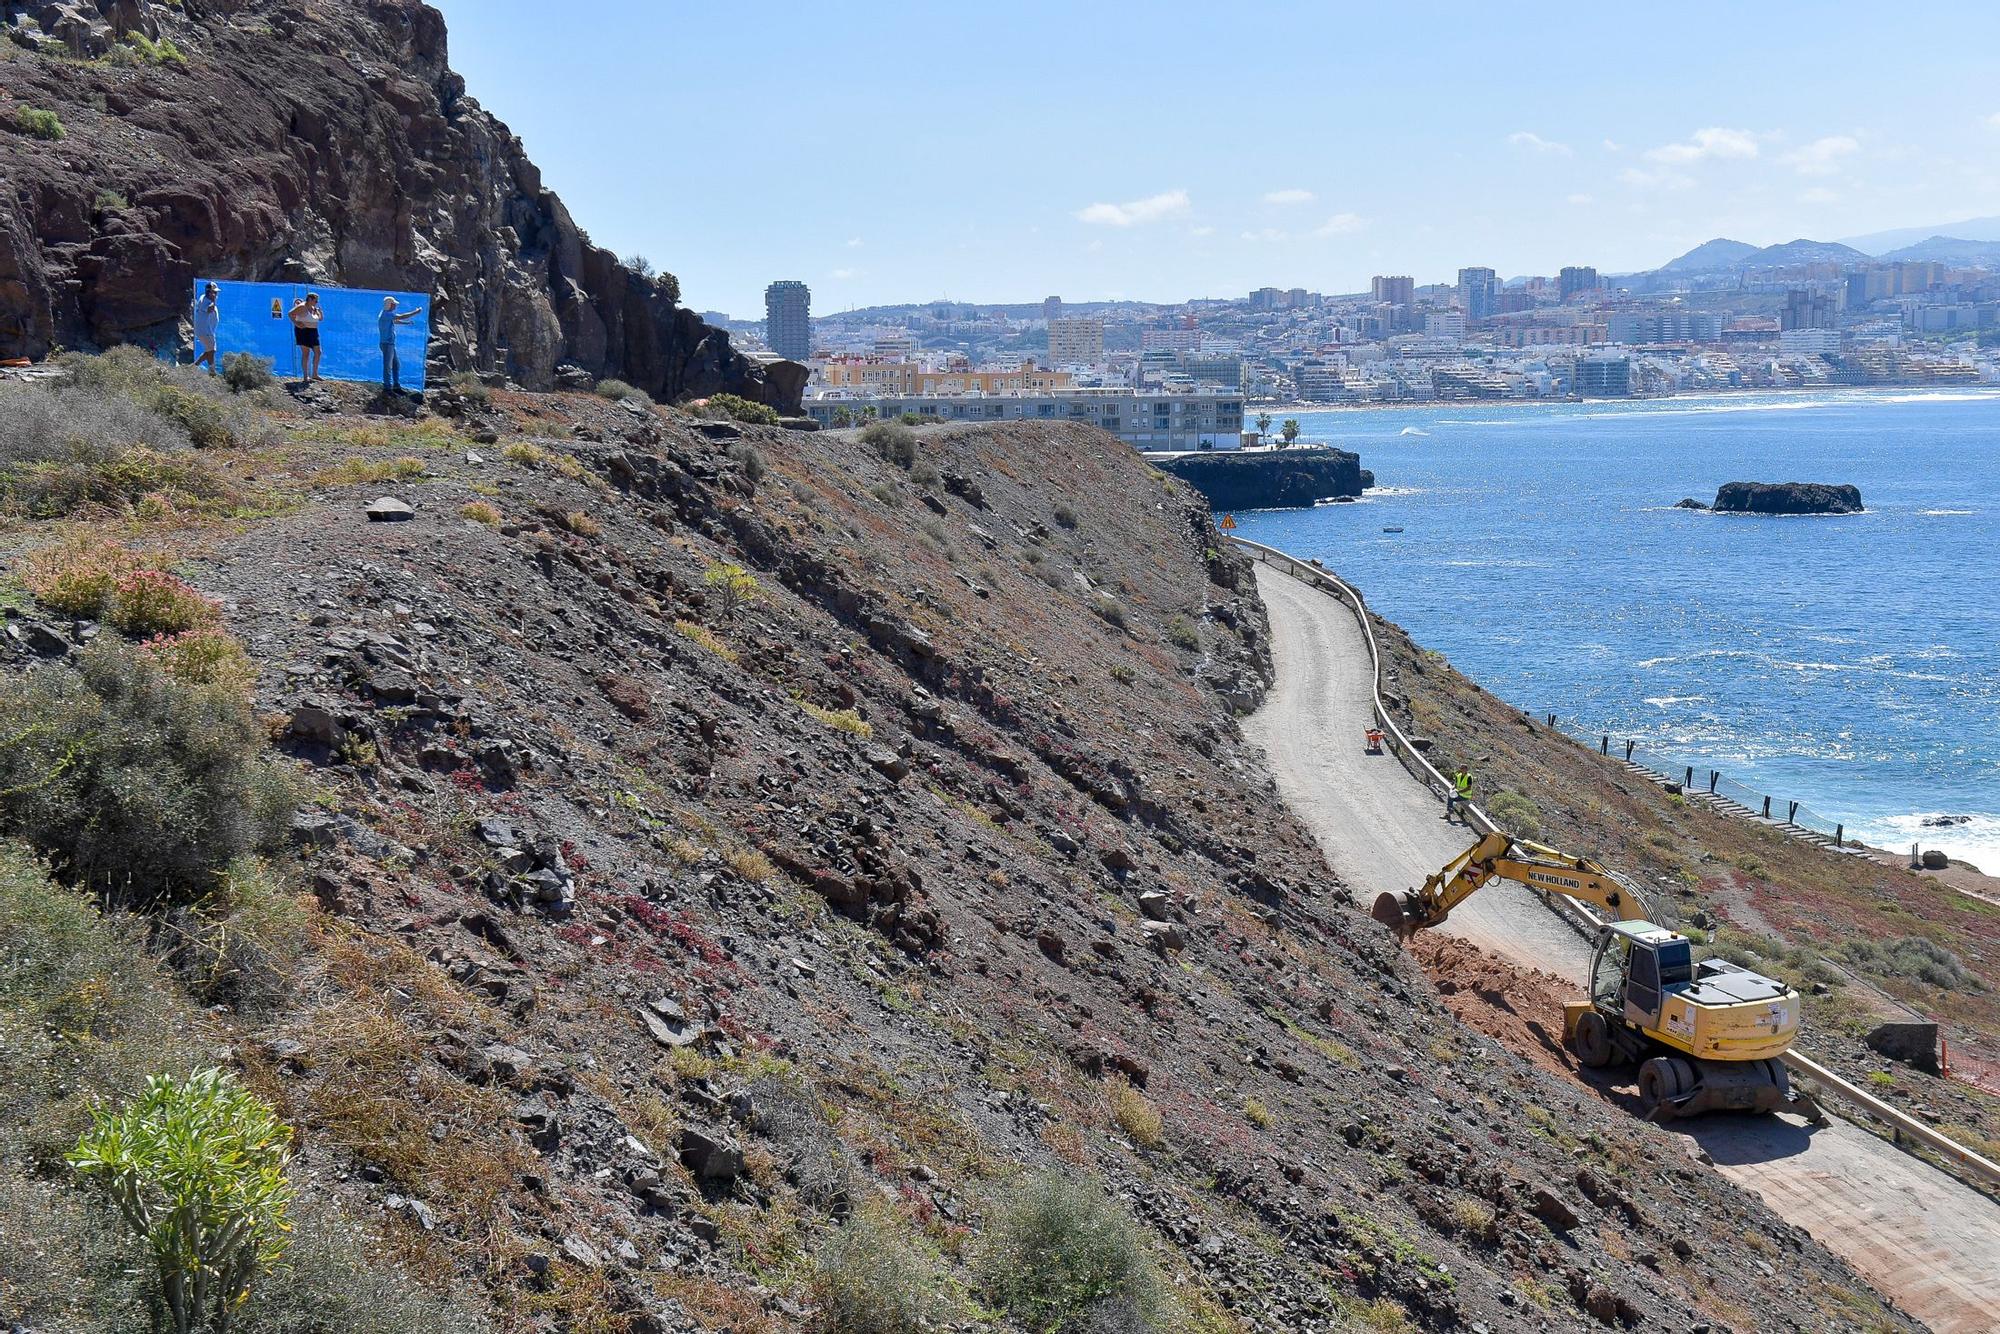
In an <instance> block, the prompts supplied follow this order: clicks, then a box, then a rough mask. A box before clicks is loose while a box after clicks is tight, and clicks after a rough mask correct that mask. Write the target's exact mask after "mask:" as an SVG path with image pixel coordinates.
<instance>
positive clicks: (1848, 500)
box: [1714, 482, 1861, 514]
mask: <svg viewBox="0 0 2000 1334" xmlns="http://www.w3.org/2000/svg"><path fill="white" fill-rule="evenodd" d="M1714 508H1715V512H1716V513H1718V514H1859V513H1861V490H1860V488H1859V487H1853V486H1829V485H1827V484H1825V483H1823V482H1724V483H1723V484H1722V487H1721V489H1720V490H1718V491H1717V492H1716V493H1715V506H1714Z"/></svg>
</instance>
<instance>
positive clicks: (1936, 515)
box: [1917, 510, 1979, 518]
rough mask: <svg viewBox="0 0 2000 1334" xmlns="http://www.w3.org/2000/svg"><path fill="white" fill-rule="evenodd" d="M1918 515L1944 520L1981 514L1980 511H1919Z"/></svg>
mask: <svg viewBox="0 0 2000 1334" xmlns="http://www.w3.org/2000/svg"><path fill="white" fill-rule="evenodd" d="M1917 513H1919V514H1922V515H1927V516H1929V517H1932V518H1942V517H1944V516H1946V515H1958V514H1977V513H1979V511H1978V510H1918V511H1917Z"/></svg>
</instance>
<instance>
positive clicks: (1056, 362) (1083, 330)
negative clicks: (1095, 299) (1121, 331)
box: [1049, 317, 1104, 366]
mask: <svg viewBox="0 0 2000 1334" xmlns="http://www.w3.org/2000/svg"><path fill="white" fill-rule="evenodd" d="M1103 360H1104V321H1103V320H1093V319H1080V318H1076V317H1071V318H1068V319H1058V320H1050V321H1049V365H1051V366H1095V365H1098V364H1099V363H1101V362H1102V361H1103Z"/></svg>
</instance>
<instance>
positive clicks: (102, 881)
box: [0, 640, 295, 905]
mask: <svg viewBox="0 0 2000 1334" xmlns="http://www.w3.org/2000/svg"><path fill="white" fill-rule="evenodd" d="M294 796H295V791H294V785H293V783H292V782H291V781H290V780H289V778H288V777H287V775H286V772H285V770H284V769H283V768H281V767H280V766H279V764H278V763H277V762H276V761H275V760H274V759H272V757H271V756H270V755H269V754H268V753H267V751H266V747H265V744H264V736H263V729H262V728H261V727H260V726H259V724H258V721H257V718H256V716H255V715H254V714H253V713H252V712H251V708H250V701H249V700H248V699H247V698H246V697H245V696H244V694H243V692H242V691H240V690H236V689H232V688H230V687H228V686H223V685H196V684H189V683H187V682H183V681H177V680H175V679H174V678H173V677H171V676H169V675H168V674H167V673H166V671H164V670H163V669H162V668H161V666H160V664H159V663H157V662H155V661H154V660H153V659H152V658H151V656H150V655H148V654H146V653H144V652H143V651H140V650H138V649H133V648H128V647H126V646H124V645H122V644H118V643H113V642H107V641H104V640H100V641H99V642H98V643H96V644H93V645H91V646H90V647H89V648H87V649H85V650H84V651H83V653H82V654H81V655H80V657H79V665H78V666H77V667H76V668H68V667H63V668H51V669H46V670H42V671H38V672H33V673H30V674H28V675H26V676H16V677H12V678H10V679H8V680H5V681H0V832H4V833H8V834H12V835H15V836H18V837H20V838H22V839H25V840H26V841H27V842H29V843H31V844H32V845H34V846H35V847H36V848H38V849H39V850H41V851H42V852H43V853H44V854H46V855H47V856H49V857H51V858H53V859H54V861H55V862H56V864H57V866H58V868H59V869H61V870H62V871H64V872H65V873H66V874H67V875H69V876H70V877H71V878H73V879H74V880H75V881H76V882H78V883H80V884H84V885H88V886H89V887H91V888H92V889H93V890H95V891H97V892H98V893H100V894H102V895H103V896H104V897H105V899H106V900H107V901H108V902H112V903H116V904H124V905H130V904H140V903H151V902H158V901H162V900H165V901H176V900H177V901H181V902H192V901H197V900H199V899H200V898H202V897H203V896H204V895H206V894H207V893H208V892H209V891H210V890H211V889H212V888H213V887H214V885H215V883H216V879H217V874H218V873H219V872H220V871H221V870H222V869H223V868H224V867H226V866H228V865H229V864H230V863H231V862H233V861H234V860H236V859H237V858H238V857H239V856H243V855H245V854H248V853H251V852H255V851H257V850H259V849H263V848H267V847H272V846H275V844H276V843H277V841H278V840H279V838H280V837H281V836H282V835H283V833H284V830H285V828H286V826H287V823H288V820H289V816H290V812H291V808H292V804H293V800H294Z"/></svg>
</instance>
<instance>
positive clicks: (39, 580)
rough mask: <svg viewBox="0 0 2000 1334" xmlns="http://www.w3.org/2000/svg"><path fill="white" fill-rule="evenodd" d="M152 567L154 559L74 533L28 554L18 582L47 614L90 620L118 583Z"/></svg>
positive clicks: (97, 538)
mask: <svg viewBox="0 0 2000 1334" xmlns="http://www.w3.org/2000/svg"><path fill="white" fill-rule="evenodd" d="M157 568H158V563H157V559H156V558H155V557H151V556H147V555H144V554H142V553H140V552H137V551H133V550H132V549H130V548H129V547H127V546H125V545H124V544H123V543H121V542H113V541H111V540H110V539H108V538H104V537H99V536H97V535H95V534H92V533H85V532H77V533H72V534H71V535H70V536H68V537H66V538H64V539H63V540H62V541H60V542H54V543H51V544H50V545H48V546H44V547H37V548H35V549H34V550H33V551H31V552H29V553H28V554H27V556H26V558H24V559H23V560H22V562H21V582H22V584H23V585H25V586H26V587H27V590H28V592H29V593H30V594H32V595H33V597H34V599H35V601H37V602H39V603H41V604H42V605H43V606H44V607H47V608H48V609H49V610H50V611H54V612H59V613H61V614H62V615H64V616H90V617H95V616H98V615H100V614H101V613H102V611H103V609H104V607H105V606H106V605H107V604H108V603H109V602H110V601H111V595H112V592H113V590H114V589H115V588H116V587H117V585H118V581H119V580H120V579H121V578H123V577H125V576H126V575H128V574H136V573H137V572H139V571H140V570H149V569H157Z"/></svg>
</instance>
